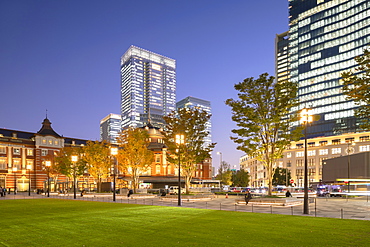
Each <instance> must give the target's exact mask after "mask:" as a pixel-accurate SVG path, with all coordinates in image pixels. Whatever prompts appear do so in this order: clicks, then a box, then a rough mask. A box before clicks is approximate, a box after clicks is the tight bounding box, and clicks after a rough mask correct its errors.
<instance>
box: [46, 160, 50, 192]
mask: <svg viewBox="0 0 370 247" xmlns="http://www.w3.org/2000/svg"><path fill="white" fill-rule="evenodd" d="M45 167H46V172H47V175H48V180H47V182H48V190H47V191H48V197H50V167H51V161H50V160H47V161H45Z"/></svg>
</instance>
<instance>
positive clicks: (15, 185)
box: [13, 166, 18, 195]
mask: <svg viewBox="0 0 370 247" xmlns="http://www.w3.org/2000/svg"><path fill="white" fill-rule="evenodd" d="M17 170H18V169H17V167H15V166H14V167H13V174H14V195H16V194H17V177H16V174H15V173H16V172H17Z"/></svg>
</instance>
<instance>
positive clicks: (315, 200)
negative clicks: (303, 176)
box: [315, 198, 317, 217]
mask: <svg viewBox="0 0 370 247" xmlns="http://www.w3.org/2000/svg"><path fill="white" fill-rule="evenodd" d="M316 199H317V198H315V217H316Z"/></svg>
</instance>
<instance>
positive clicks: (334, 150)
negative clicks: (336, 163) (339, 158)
mask: <svg viewBox="0 0 370 247" xmlns="http://www.w3.org/2000/svg"><path fill="white" fill-rule="evenodd" d="M341 152H342V149H341V148H332V149H331V154H340V153H341Z"/></svg>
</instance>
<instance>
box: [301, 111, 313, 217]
mask: <svg viewBox="0 0 370 247" xmlns="http://www.w3.org/2000/svg"><path fill="white" fill-rule="evenodd" d="M301 121H302V122H303V123H304V178H303V183H304V196H303V214H309V207H308V164H307V126H308V123H309V122H312V116H311V115H310V110H309V109H303V110H302V112H301Z"/></svg>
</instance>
